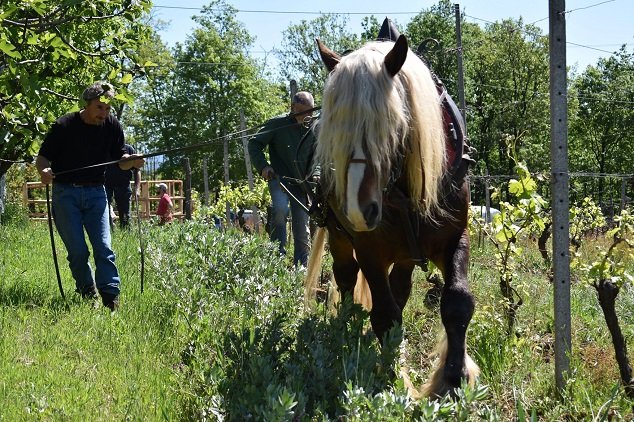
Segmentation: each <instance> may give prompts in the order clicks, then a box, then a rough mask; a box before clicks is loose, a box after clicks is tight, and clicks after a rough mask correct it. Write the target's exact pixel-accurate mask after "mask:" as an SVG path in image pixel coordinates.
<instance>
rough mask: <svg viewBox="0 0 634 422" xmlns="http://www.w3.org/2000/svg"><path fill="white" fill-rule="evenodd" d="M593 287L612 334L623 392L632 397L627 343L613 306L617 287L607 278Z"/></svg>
mask: <svg viewBox="0 0 634 422" xmlns="http://www.w3.org/2000/svg"><path fill="white" fill-rule="evenodd" d="M594 287H595V289H596V290H597V294H598V297H599V304H600V305H601V309H602V310H603V316H604V317H605V322H606V324H607V325H608V330H610V335H611V336H612V344H613V345H614V353H615V355H616V361H617V363H618V365H619V372H620V374H621V381H622V382H623V385H624V386H625V393H626V394H627V396H628V397H629V398H634V380H632V368H631V366H630V362H629V360H628V358H627V345H626V344H625V339H624V338H623V333H622V332H621V327H620V326H619V319H618V317H617V315H616V310H615V308H614V303H615V302H616V297H617V296H618V294H619V287H618V286H617V285H616V284H614V283H612V282H610V281H608V280H601V281H600V282H599V283H598V284H595V285H594Z"/></svg>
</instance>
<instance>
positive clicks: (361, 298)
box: [352, 270, 372, 312]
mask: <svg viewBox="0 0 634 422" xmlns="http://www.w3.org/2000/svg"><path fill="white" fill-rule="evenodd" d="M352 297H353V299H354V303H358V304H360V305H361V306H363V309H365V310H366V311H368V312H369V311H371V310H372V294H371V293H370V286H369V284H368V280H367V279H366V278H365V276H364V275H363V273H362V272H361V270H359V272H358V273H357V284H355V285H354V293H353V294H352Z"/></svg>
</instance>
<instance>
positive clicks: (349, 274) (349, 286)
mask: <svg viewBox="0 0 634 422" xmlns="http://www.w3.org/2000/svg"><path fill="white" fill-rule="evenodd" d="M332 226H333V227H330V225H329V227H328V233H329V241H328V244H329V247H330V253H331V255H332V261H333V262H332V273H333V275H334V277H335V281H336V282H337V287H338V288H339V291H341V293H342V295H343V294H346V293H348V294H350V296H351V297H352V294H353V292H354V286H355V284H356V282H357V273H358V272H359V264H358V262H357V260H356V259H355V258H354V251H353V248H352V243H351V241H350V239H349V238H348V235H347V234H346V233H344V232H342V231H341V230H340V229H339V228H337V227H336V224H332Z"/></svg>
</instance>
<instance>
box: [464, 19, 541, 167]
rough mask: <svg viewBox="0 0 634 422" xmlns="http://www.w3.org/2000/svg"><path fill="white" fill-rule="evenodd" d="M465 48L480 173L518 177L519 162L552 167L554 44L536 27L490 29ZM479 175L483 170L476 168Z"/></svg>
mask: <svg viewBox="0 0 634 422" xmlns="http://www.w3.org/2000/svg"><path fill="white" fill-rule="evenodd" d="M470 43H471V45H470V46H469V47H467V48H466V49H465V73H466V79H467V81H466V85H467V90H466V91H467V94H466V95H467V104H468V107H467V108H468V119H467V120H468V123H469V134H470V138H471V141H472V144H473V146H474V147H475V148H476V150H477V151H478V161H479V164H478V165H479V171H480V172H483V173H485V172H488V173H489V174H512V173H513V167H514V161H513V160H512V159H511V157H510V156H509V155H508V153H507V151H508V148H509V147H513V148H514V150H515V151H517V153H518V157H517V158H518V160H519V161H524V162H526V163H527V166H528V167H529V168H531V169H533V170H536V171H542V170H545V169H547V168H548V162H549V161H548V160H544V158H545V157H548V156H549V153H548V142H547V141H548V139H549V137H548V134H549V130H548V122H549V119H548V110H549V108H548V98H549V97H548V43H547V37H546V36H543V35H542V34H541V30H540V29H539V28H537V27H535V26H534V25H524V23H523V22H522V19H521V18H520V19H519V20H517V21H514V20H512V19H509V20H504V21H502V22H498V23H494V24H491V25H488V26H487V27H486V29H485V31H484V32H483V33H481V35H480V36H479V37H477V38H475V37H474V38H473V39H471V41H470ZM476 171H478V170H476Z"/></svg>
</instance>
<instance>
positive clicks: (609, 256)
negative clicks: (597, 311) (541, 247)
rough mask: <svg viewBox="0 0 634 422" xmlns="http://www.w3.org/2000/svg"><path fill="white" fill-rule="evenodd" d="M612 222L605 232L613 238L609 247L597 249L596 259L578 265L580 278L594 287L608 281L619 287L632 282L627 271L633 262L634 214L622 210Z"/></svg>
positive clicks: (632, 277) (633, 277)
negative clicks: (580, 273)
mask: <svg viewBox="0 0 634 422" xmlns="http://www.w3.org/2000/svg"><path fill="white" fill-rule="evenodd" d="M614 222H615V227H614V228H612V229H610V230H609V231H608V232H607V236H608V237H610V238H612V239H613V240H612V244H611V245H610V247H609V248H608V249H607V250H603V249H599V250H597V260H595V261H593V262H591V263H582V264H581V265H580V269H581V272H582V274H583V276H582V278H583V279H584V280H585V281H587V282H589V283H590V284H591V285H593V286H595V287H597V286H598V285H599V283H601V282H609V283H612V284H613V285H615V286H617V287H618V288H619V289H620V288H621V287H623V285H624V284H626V283H627V284H630V285H631V284H633V283H634V275H632V273H631V272H630V271H628V269H629V268H630V265H631V263H632V262H634V240H633V236H634V216H633V215H632V214H631V213H630V212H629V211H627V210H623V211H622V212H621V214H620V215H619V216H617V217H615V219H614ZM619 246H622V247H621V248H619Z"/></svg>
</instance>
